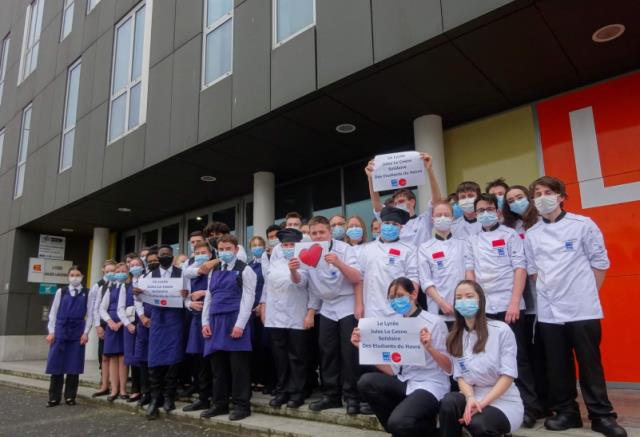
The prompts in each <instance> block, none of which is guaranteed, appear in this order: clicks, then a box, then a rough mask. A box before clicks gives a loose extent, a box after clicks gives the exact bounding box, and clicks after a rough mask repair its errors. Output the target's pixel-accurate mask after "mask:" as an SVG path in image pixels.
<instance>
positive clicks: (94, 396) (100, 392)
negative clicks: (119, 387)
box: [91, 389, 109, 398]
mask: <svg viewBox="0 0 640 437" xmlns="http://www.w3.org/2000/svg"><path fill="white" fill-rule="evenodd" d="M108 394H109V389H106V390H100V391H97V392H95V393H93V394H92V395H91V397H92V398H97V397H100V396H104V395H108Z"/></svg>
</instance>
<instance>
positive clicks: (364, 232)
mask: <svg viewBox="0 0 640 437" xmlns="http://www.w3.org/2000/svg"><path fill="white" fill-rule="evenodd" d="M352 219H353V220H357V221H358V223H360V227H361V228H362V239H361V240H360V241H359V242H358V241H353V240H352V239H351V238H349V236H348V235H347V236H346V237H344V238H345V241H346V242H347V243H348V244H349V246H353V245H354V244H355V245H358V244H364V243H366V242H367V241H368V238H367V225H366V224H365V222H364V220H363V219H362V217H360V216H359V215H352V216H351V217H349V218H348V219H347V229H348V228H349V222H350V221H351V220H352Z"/></svg>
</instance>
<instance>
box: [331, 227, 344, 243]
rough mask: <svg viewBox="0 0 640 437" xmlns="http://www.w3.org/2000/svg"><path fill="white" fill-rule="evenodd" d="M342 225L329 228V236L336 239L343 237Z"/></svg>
mask: <svg viewBox="0 0 640 437" xmlns="http://www.w3.org/2000/svg"><path fill="white" fill-rule="evenodd" d="M344 234H345V231H344V226H334V227H333V228H331V236H332V237H333V238H335V239H336V240H342V239H343V238H344Z"/></svg>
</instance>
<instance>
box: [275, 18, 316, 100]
mask: <svg viewBox="0 0 640 437" xmlns="http://www.w3.org/2000/svg"><path fill="white" fill-rule="evenodd" d="M315 46H316V41H315V28H311V29H309V30H307V31H306V32H303V33H301V34H300V35H298V36H296V37H295V38H293V39H292V40H290V41H288V42H286V43H285V44H283V45H281V46H280V47H278V48H276V49H275V50H273V52H272V53H271V109H275V108H277V107H279V106H282V105H284V104H285V103H289V102H291V101H292V100H295V99H297V98H299V97H302V96H304V95H305V94H308V93H310V92H312V91H315V90H316V56H315V53H316V47H315Z"/></svg>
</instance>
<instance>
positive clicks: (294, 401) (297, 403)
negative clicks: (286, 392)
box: [287, 399, 304, 410]
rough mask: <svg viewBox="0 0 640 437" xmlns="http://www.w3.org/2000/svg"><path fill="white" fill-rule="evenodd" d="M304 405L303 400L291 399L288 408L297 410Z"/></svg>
mask: <svg viewBox="0 0 640 437" xmlns="http://www.w3.org/2000/svg"><path fill="white" fill-rule="evenodd" d="M302 405H304V401H303V400H302V399H291V400H290V401H289V402H287V408H292V409H294V410H295V409H297V408H300V407H301V406H302Z"/></svg>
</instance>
